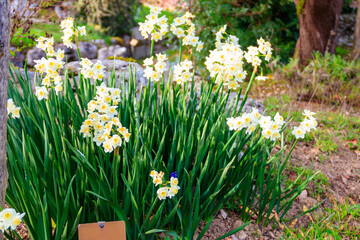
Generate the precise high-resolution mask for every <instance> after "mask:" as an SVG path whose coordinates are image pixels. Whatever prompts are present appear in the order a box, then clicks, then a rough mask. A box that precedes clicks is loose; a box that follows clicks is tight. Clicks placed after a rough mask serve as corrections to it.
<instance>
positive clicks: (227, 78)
mask: <svg viewBox="0 0 360 240" xmlns="http://www.w3.org/2000/svg"><path fill="white" fill-rule="evenodd" d="M225 29H226V25H225V26H224V27H222V28H221V29H220V30H219V31H218V32H217V33H216V48H215V49H214V50H212V51H210V55H209V56H208V57H206V61H205V65H206V68H207V69H208V70H209V72H210V77H212V78H215V83H216V84H219V83H221V82H222V81H223V83H224V86H225V87H227V88H229V89H233V90H236V89H238V88H239V86H240V85H239V84H240V83H242V82H243V80H244V79H245V77H246V75H247V73H246V71H245V70H244V69H243V64H244V62H243V57H244V53H243V51H242V50H241V49H240V45H239V44H238V43H237V42H238V39H237V37H235V36H232V35H230V36H228V38H226V39H225V38H224V37H223V34H224V33H225ZM223 39H225V41H224V42H223V41H222V40H223Z"/></svg>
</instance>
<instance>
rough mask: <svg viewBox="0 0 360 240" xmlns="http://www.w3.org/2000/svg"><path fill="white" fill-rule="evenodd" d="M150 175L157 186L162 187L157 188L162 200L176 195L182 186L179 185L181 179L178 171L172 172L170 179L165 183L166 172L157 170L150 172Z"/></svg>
mask: <svg viewBox="0 0 360 240" xmlns="http://www.w3.org/2000/svg"><path fill="white" fill-rule="evenodd" d="M150 177H152V179H153V183H154V184H155V186H158V185H160V186H161V187H160V188H159V189H158V190H157V195H158V198H159V199H160V200H164V199H166V198H172V197H174V196H175V195H176V194H177V193H178V192H179V189H180V187H179V186H178V184H179V180H178V178H177V172H174V173H171V174H170V181H169V182H164V183H163V177H164V172H161V171H160V172H159V173H158V172H157V171H155V170H153V171H151V172H150Z"/></svg>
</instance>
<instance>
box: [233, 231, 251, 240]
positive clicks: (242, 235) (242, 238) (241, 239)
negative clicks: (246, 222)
mask: <svg viewBox="0 0 360 240" xmlns="http://www.w3.org/2000/svg"><path fill="white" fill-rule="evenodd" d="M235 236H236V237H237V238H238V239H239V240H245V239H247V237H248V235H247V234H246V232H245V231H244V230H241V231H240V232H238V233H236V234H235Z"/></svg>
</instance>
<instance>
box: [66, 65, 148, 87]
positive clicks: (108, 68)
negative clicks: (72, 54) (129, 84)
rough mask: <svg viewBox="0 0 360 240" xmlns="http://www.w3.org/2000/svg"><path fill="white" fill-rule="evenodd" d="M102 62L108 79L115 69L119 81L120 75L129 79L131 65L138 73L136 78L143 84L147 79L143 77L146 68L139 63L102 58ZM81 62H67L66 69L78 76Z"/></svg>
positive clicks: (105, 77)
mask: <svg viewBox="0 0 360 240" xmlns="http://www.w3.org/2000/svg"><path fill="white" fill-rule="evenodd" d="M97 60H98V59H93V60H91V61H92V62H93V63H96V62H97ZM101 63H102V64H103V65H104V66H105V74H104V75H105V76H104V79H108V78H109V75H110V73H112V71H113V69H114V70H115V76H116V82H117V83H118V82H119V77H124V78H125V80H128V79H129V66H130V67H131V69H132V70H133V71H135V74H136V80H137V82H138V83H139V85H141V84H145V83H146V82H147V80H146V79H145V78H144V77H143V75H144V69H143V68H142V67H141V66H140V65H139V64H137V63H134V62H126V61H123V60H102V61H101ZM80 67H81V66H80V62H79V61H74V62H69V63H67V64H65V69H66V70H68V72H69V73H70V71H71V72H72V73H73V74H74V75H75V76H77V75H78V71H79V69H80Z"/></svg>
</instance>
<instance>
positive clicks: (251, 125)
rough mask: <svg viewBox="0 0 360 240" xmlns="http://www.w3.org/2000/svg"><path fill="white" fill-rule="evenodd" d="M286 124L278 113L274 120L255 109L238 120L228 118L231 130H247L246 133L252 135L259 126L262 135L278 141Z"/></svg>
mask: <svg viewBox="0 0 360 240" xmlns="http://www.w3.org/2000/svg"><path fill="white" fill-rule="evenodd" d="M284 123H285V121H284V118H283V117H282V116H280V114H279V113H276V115H275V117H274V120H272V119H271V117H269V116H263V115H261V114H260V113H259V110H258V109H256V108H253V110H252V111H251V112H250V113H244V114H242V115H241V116H239V117H236V118H228V119H227V125H228V126H229V129H230V130H238V131H240V130H242V129H246V133H248V134H250V133H252V132H253V131H254V130H255V129H256V128H257V126H258V125H260V127H261V128H262V135H263V136H264V137H265V138H267V139H271V140H276V139H278V138H279V137H280V130H281V127H282V126H283V124H284Z"/></svg>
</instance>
